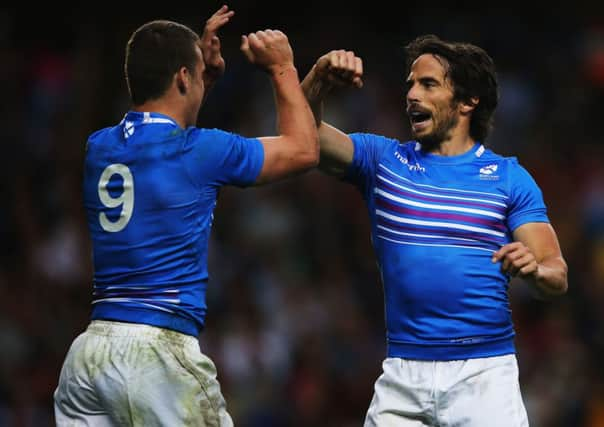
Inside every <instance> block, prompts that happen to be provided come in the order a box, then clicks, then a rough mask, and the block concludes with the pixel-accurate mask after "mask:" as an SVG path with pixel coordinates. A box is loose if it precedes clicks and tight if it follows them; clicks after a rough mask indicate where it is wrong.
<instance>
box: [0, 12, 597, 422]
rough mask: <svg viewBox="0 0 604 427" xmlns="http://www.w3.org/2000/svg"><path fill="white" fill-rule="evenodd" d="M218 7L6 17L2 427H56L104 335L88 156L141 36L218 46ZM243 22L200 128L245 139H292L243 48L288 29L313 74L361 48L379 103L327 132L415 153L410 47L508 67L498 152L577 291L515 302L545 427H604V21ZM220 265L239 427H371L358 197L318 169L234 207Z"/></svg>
mask: <svg viewBox="0 0 604 427" xmlns="http://www.w3.org/2000/svg"><path fill="white" fill-rule="evenodd" d="M135 3H136V2H135ZM204 3H212V2H204ZM241 3H244V2H241ZM249 3H253V2H249ZM310 4H311V5H313V4H314V3H313V2H311V3H310ZM219 6H220V4H218V3H216V5H215V7H214V5H213V3H212V4H204V5H203V8H201V9H202V10H199V9H200V7H199V5H189V7H187V8H186V10H184V9H183V10H180V9H171V10H170V11H154V10H152V9H146V10H144V11H143V10H140V11H139V10H137V9H136V8H135V7H134V6H130V8H129V9H127V10H125V11H123V12H124V13H115V11H114V12H113V13H112V12H109V11H106V10H101V9H100V8H99V10H98V11H95V10H93V11H84V10H83V9H82V10H80V9H70V10H69V11H68V13H65V14H62V13H57V11H56V10H55V11H54V14H53V15H45V14H44V13H42V14H41V15H40V16H37V15H36V16H34V15H30V14H29V11H28V10H26V9H25V7H16V8H15V9H2V10H0V12H2V13H0V24H1V25H0V28H2V30H0V63H1V64H2V65H1V66H0V75H1V79H0V81H1V82H2V90H3V99H4V100H5V101H4V102H3V104H2V107H0V108H1V111H2V114H1V115H0V120H1V122H0V123H1V125H0V132H2V135H0V144H1V147H2V153H3V156H2V160H3V161H2V167H1V168H0V174H1V175H0V194H2V209H0V236H1V240H0V241H1V242H2V244H1V245H0V426H6V427H12V426H18V427H30V426H50V425H53V422H54V421H53V420H54V419H53V412H52V394H53V391H54V387H55V386H56V383H57V379H58V375H59V370H60V366H61V363H62V361H63V358H64V356H65V353H66V352H67V349H68V347H69V345H70V343H71V341H72V340H73V338H74V337H75V336H76V335H77V334H79V333H80V332H81V331H82V330H83V329H84V328H85V327H86V325H87V323H88V319H89V317H88V316H89V314H90V300H91V293H92V282H91V280H92V271H91V248H90V241H89V238H88V235H87V230H86V224H85V219H84V214H83V209H82V206H81V176H82V162H83V155H84V145H85V141H86V137H87V136H88V135H89V134H90V133H91V132H92V131H94V130H96V129H98V128H101V127H105V126H110V125H113V124H115V123H117V122H119V121H120V120H121V118H122V116H123V114H124V113H125V112H126V111H127V108H128V97H127V91H126V86H125V83H124V81H123V71H122V66H123V52H124V46H125V43H126V41H127V38H128V36H129V34H130V32H131V31H133V30H134V29H135V28H136V27H137V26H138V25H140V24H142V23H143V22H144V21H145V20H147V19H150V18H169V19H176V20H179V21H181V22H184V23H186V24H189V25H191V26H192V27H193V28H195V29H197V30H200V29H201V28H202V26H203V21H204V20H205V18H207V17H208V16H209V15H210V14H211V13H212V12H213V11H214V10H215V9H217V8H218V7H219ZM231 6H232V8H233V9H235V10H236V16H235V18H234V19H233V22H232V24H229V26H227V27H226V28H225V30H224V32H223V34H222V42H223V50H224V55H225V57H226V60H227V72H226V74H225V75H224V77H223V78H222V80H221V81H220V82H219V83H218V84H217V85H216V87H215V88H214V89H213V91H212V92H211V93H210V95H209V98H208V100H207V102H206V104H205V105H204V107H203V108H202V111H201V114H200V121H199V124H200V126H204V127H218V128H222V129H226V130H229V131H233V132H237V133H241V134H243V135H245V136H259V135H265V134H271V133H274V131H275V122H274V119H273V115H274V103H273V98H272V96H273V94H272V91H271V87H270V83H269V81H268V78H267V77H266V76H265V75H264V74H262V73H261V72H260V71H258V70H255V69H253V68H252V67H250V66H249V65H248V64H246V63H245V62H244V60H243V58H242V55H241V54H240V53H239V52H238V41H239V35H240V34H241V33H243V32H249V31H252V30H257V29H263V28H278V29H281V30H283V31H285V32H286V33H287V34H288V36H289V37H290V41H291V42H292V45H293V47H294V52H295V56H296V65H297V66H298V70H299V73H300V75H301V76H303V75H304V74H305V73H306V72H307V71H308V70H309V69H310V67H311V66H312V64H313V63H314V61H315V60H316V58H317V57H318V56H320V55H322V54H323V53H326V52H327V51H328V50H330V49H334V48H345V49H352V50H355V52H356V53H357V54H359V55H360V56H361V57H363V59H364V64H365V79H364V80H365V86H364V88H363V89H361V90H342V91H337V92H335V93H333V94H332V96H331V98H330V100H329V102H328V103H327V105H326V119H327V120H328V121H331V122H332V123H334V124H335V125H337V126H338V127H340V128H341V129H343V130H346V131H349V132H353V131H367V132H375V133H379V134H384V135H387V136H390V137H397V138H399V139H402V140H404V139H405V138H407V137H408V134H409V129H408V125H407V121H406V117H405V116H404V98H403V85H402V83H403V78H404V76H403V74H402V70H403V59H404V58H403V51H402V46H403V44H405V43H406V42H408V41H409V40H411V39H412V38H413V37H415V36H417V35H419V34H423V33H428V32H429V33H435V34H438V35H440V36H442V37H444V38H451V39H455V40H464V41H469V42H473V43H475V44H478V45H479V46H482V47H484V48H485V49H486V50H487V51H488V52H489V53H490V54H491V56H492V57H493V58H494V60H495V62H496V64H497V66H498V72H499V74H498V76H499V82H500V90H501V99H500V106H499V108H498V110H497V113H496V119H495V129H494V131H493V134H492V136H491V138H489V140H488V141H487V145H489V146H490V148H492V149H493V150H494V151H496V152H499V153H501V154H504V155H509V156H516V157H518V159H519V161H520V163H521V164H522V165H524V166H525V167H526V168H527V169H528V170H529V172H531V174H533V176H534V177H535V179H536V181H537V182H538V183H539V185H540V187H541V189H542V191H543V195H544V198H545V201H546V204H547V205H548V213H549V216H550V220H551V222H552V224H553V226H554V227H555V229H556V230H557V232H558V236H559V238H560V242H561V246H562V250H563V253H564V255H565V257H566V260H567V262H568V264H569V272H570V273H569V292H568V294H567V295H565V296H563V297H561V298H558V299H556V300H553V301H548V302H543V301H539V300H536V299H534V298H532V296H531V294H530V292H529V290H528V289H527V287H526V286H525V285H524V284H523V283H520V282H516V281H512V283H511V284H510V294H511V301H512V315H513V318H514V322H515V326H516V331H517V341H516V342H517V347H518V359H519V364H520V376H521V378H520V379H521V386H522V388H523V393H524V399H525V404H526V407H527V410H528V413H529V418H530V419H531V425H532V426H534V427H567V426H568V427H602V426H604V139H603V138H604V136H603V134H604V132H603V131H604V125H603V124H602V117H604V15H602V14H598V13H590V9H589V8H583V9H575V10H570V9H568V10H566V9H562V8H559V9H555V8H554V9H550V10H549V12H548V13H545V14H544V15H539V14H537V13H536V14H535V16H533V14H532V13H530V12H526V15H522V14H519V13H517V12H516V11H514V10H509V11H507V10H505V9H503V8H494V9H490V10H487V9H485V10H480V11H477V10H472V9H469V10H468V11H463V10H458V9H455V10H453V9H452V8H453V6H452V5H449V6H444V7H442V8H437V7H435V6H432V7H431V8H429V9H425V10H422V9H420V5H415V6H412V7H410V8H409V9H408V11H407V13H405V14H402V15H401V16H396V17H394V16H392V15H390V16H388V15H389V11H376V10H369V7H368V6H365V8H364V9H363V8H360V7H355V6H354V5H352V6H350V5H349V6H348V7H347V8H338V7H337V5H335V4H334V5H332V6H329V5H328V6H325V8H326V9H325V10H324V15H322V19H315V20H314V21H313V20H312V18H313V16H314V15H313V13H315V12H316V11H313V10H296V11H292V9H288V10H289V11H288V12H285V11H282V10H275V9H274V7H275V6H274V5H273V6H270V7H269V6H268V5H265V6H264V7H261V6H252V5H249V4H248V5H237V4H232V5H231ZM282 7H285V6H282ZM577 7H578V6H577ZM310 9H312V8H310ZM454 14H455V15H454ZM47 18H53V19H47ZM533 18H537V19H533ZM209 268H210V284H209V291H208V306H209V310H208V315H207V319H206V330H205V331H204V332H203V333H202V335H201V337H200V342H201V347H202V350H203V351H204V352H205V353H206V354H208V355H209V356H210V357H211V358H212V359H213V360H214V361H215V363H216V365H217V368H218V378H219V381H220V382H221V384H222V389H223V393H224V395H225V398H226V400H227V404H228V408H229V411H230V413H231V415H232V417H233V419H234V421H235V424H236V425H237V426H241V427H302V426H304V427H315V426H316V427H351V426H359V425H361V424H362V421H363V418H364V414H365V412H366V410H367V407H368V405H369V402H370V399H371V396H372V393H373V383H374V381H375V379H376V378H377V376H378V375H379V373H380V372H381V362H382V360H383V358H384V356H385V326H384V310H383V294H382V287H381V284H380V281H379V276H378V273H377V269H376V264H375V261H374V254H373V250H372V247H371V242H370V236H369V224H368V219H367V214H366V211H365V207H364V204H363V202H362V200H361V197H360V194H358V193H357V192H356V190H355V189H354V188H352V187H351V186H350V185H348V184H345V183H343V182H340V181H338V180H336V179H334V178H331V177H328V176H324V175H322V174H321V173H320V172H316V171H312V172H309V173H306V174H304V175H302V176H299V177H295V178H292V179H289V180H288V181H286V182H283V183H280V184H273V185H270V186H267V187H262V188H251V189H244V190H242V189H237V188H224V189H223V190H222V191H221V194H220V198H219V201H218V206H217V208H216V211H215V222H214V227H213V232H212V238H211V241H210V266H209ZM425 268H430V266H429V265H426V266H425Z"/></svg>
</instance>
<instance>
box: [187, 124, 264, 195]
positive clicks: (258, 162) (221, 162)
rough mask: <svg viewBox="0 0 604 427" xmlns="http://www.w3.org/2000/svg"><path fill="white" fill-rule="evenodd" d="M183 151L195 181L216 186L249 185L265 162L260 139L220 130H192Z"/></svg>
mask: <svg viewBox="0 0 604 427" xmlns="http://www.w3.org/2000/svg"><path fill="white" fill-rule="evenodd" d="M185 152H186V153H187V156H186V162H187V166H188V168H189V170H190V171H191V175H192V176H193V177H194V179H199V180H200V182H205V183H214V184H217V185H235V186H238V187H245V186H249V185H252V184H253V183H254V182H255V181H256V179H257V178H258V175H259V174H260V171H261V169H262V165H263V163H264V147H263V146H262V143H261V142H260V140H259V139H257V138H245V137H243V136H240V135H237V134H235V133H230V132H226V131H223V130H219V129H193V130H192V131H191V133H190V135H189V137H188V138H187V147H185Z"/></svg>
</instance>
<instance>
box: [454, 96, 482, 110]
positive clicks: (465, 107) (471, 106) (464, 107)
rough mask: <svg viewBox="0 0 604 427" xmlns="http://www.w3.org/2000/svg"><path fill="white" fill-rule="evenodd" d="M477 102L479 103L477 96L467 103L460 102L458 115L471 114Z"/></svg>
mask: <svg viewBox="0 0 604 427" xmlns="http://www.w3.org/2000/svg"><path fill="white" fill-rule="evenodd" d="M479 102H480V99H479V98H478V97H477V96H474V97H472V98H470V101H469V102H466V101H462V102H461V103H460V104H459V111H460V113H461V114H469V113H471V112H472V111H474V109H475V108H476V106H477V105H478V103H479Z"/></svg>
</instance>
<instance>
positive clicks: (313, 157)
mask: <svg viewBox="0 0 604 427" xmlns="http://www.w3.org/2000/svg"><path fill="white" fill-rule="evenodd" d="M305 139H306V143H305V144H304V149H303V150H301V153H300V158H299V161H300V163H301V166H302V167H303V168H304V169H311V168H315V167H317V166H318V165H319V158H320V147H319V133H318V132H317V131H316V129H315V130H314V132H311V133H309V134H308V135H306V136H305Z"/></svg>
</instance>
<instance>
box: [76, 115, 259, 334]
mask: <svg viewBox="0 0 604 427" xmlns="http://www.w3.org/2000/svg"><path fill="white" fill-rule="evenodd" d="M263 161H264V150H263V147H262V144H261V142H260V141H259V140H258V139H256V138H251V139H248V138H243V137H241V136H238V135H236V134H232V133H228V132H225V131H221V130H217V129H200V128H196V127H189V128H187V129H182V128H180V127H179V126H178V125H177V124H176V122H174V121H173V120H172V119H171V118H169V117H167V116H164V115H162V114H156V113H139V112H132V111H131V112H128V113H127V114H126V116H125V117H124V119H123V120H122V122H121V123H120V124H119V125H117V126H114V127H109V128H105V129H102V130H99V131H97V132H95V133H93V134H92V135H91V136H90V138H89V140H88V143H87V149H86V160H85V169H84V185H83V192H84V194H83V196H84V205H85V208H86V214H87V221H88V228H89V231H90V235H91V239H92V247H93V256H94V291H93V301H92V304H93V309H92V319H108V320H116V321H124V322H135V323H145V324H149V325H153V326H159V327H164V328H168V329H172V330H175V331H179V332H182V333H186V334H189V335H194V336H196V335H198V334H199V332H200V330H201V329H202V328H203V325H204V318H205V313H206V302H205V293H206V286H207V282H208V269H207V256H208V237H209V234H210V229H211V226H212V215H213V214H212V212H213V210H214V208H215V206H216V200H217V194H218V189H219V188H220V187H221V186H222V185H228V184H231V185H236V186H247V185H251V184H253V183H254V181H255V180H256V178H257V176H258V174H259V173H260V170H261V168H262V164H263Z"/></svg>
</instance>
